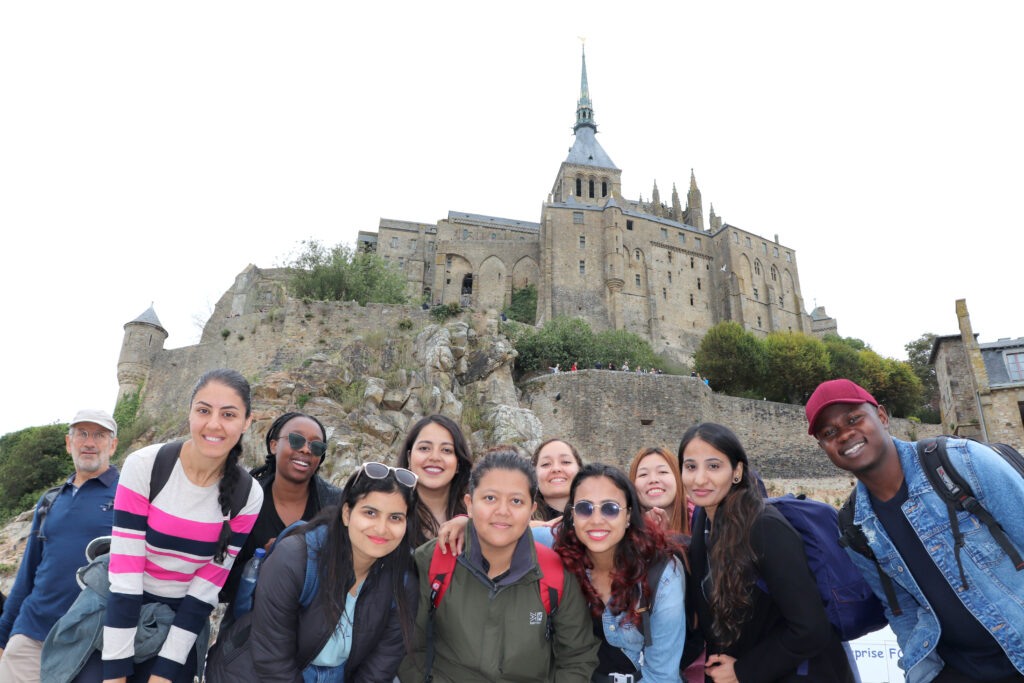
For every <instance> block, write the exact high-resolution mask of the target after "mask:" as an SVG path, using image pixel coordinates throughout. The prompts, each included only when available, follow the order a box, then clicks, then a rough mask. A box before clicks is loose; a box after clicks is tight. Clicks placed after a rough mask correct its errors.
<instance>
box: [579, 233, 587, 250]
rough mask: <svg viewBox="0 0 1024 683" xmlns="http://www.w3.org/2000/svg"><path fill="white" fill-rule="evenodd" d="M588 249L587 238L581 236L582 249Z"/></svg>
mask: <svg viewBox="0 0 1024 683" xmlns="http://www.w3.org/2000/svg"><path fill="white" fill-rule="evenodd" d="M586 247H587V236H586V235H580V249H585V248H586Z"/></svg>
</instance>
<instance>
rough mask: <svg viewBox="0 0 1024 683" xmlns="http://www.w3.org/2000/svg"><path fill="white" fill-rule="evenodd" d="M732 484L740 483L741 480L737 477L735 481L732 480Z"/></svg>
mask: <svg viewBox="0 0 1024 683" xmlns="http://www.w3.org/2000/svg"><path fill="white" fill-rule="evenodd" d="M732 483H734V484H738V483H740V478H739V477H736V478H735V479H733V480H732Z"/></svg>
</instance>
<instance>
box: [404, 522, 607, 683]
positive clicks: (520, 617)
mask: <svg viewBox="0 0 1024 683" xmlns="http://www.w3.org/2000/svg"><path fill="white" fill-rule="evenodd" d="M435 545H437V541H436V540H434V541H429V542H428V543H425V544H424V545H422V546H420V548H419V549H418V550H417V551H416V566H417V569H418V570H419V581H420V603H419V612H418V613H417V618H416V631H415V635H414V642H413V652H412V654H410V655H409V656H407V657H406V658H405V660H404V661H403V662H402V666H401V668H400V669H399V679H400V680H401V681H402V683H420V682H421V681H423V675H424V669H425V663H426V650H427V648H426V627H427V619H429V618H430V581H431V579H432V578H433V577H431V576H429V574H430V558H431V556H432V555H433V553H434V546H435ZM486 566H487V564H486V560H484V558H483V556H482V555H481V553H480V550H479V545H478V544H477V538H476V533H475V532H474V531H473V526H472V523H470V525H469V526H468V527H467V530H466V547H465V549H464V550H463V553H462V555H460V556H459V558H458V563H457V564H456V567H455V571H454V573H453V575H452V580H451V584H450V585H449V586H448V589H447V592H446V593H445V594H444V597H443V599H442V600H441V603H440V604H439V605H438V607H437V610H436V612H435V613H434V617H433V618H434V665H433V672H432V673H433V676H434V682H435V683H467V682H469V681H524V682H527V681H528V682H529V683H543V682H544V681H548V682H549V683H588V682H589V681H590V676H591V674H592V673H593V671H594V669H595V668H596V667H597V649H598V640H597V638H596V637H595V636H594V632H593V621H592V620H591V616H590V610H589V608H588V607H587V604H586V602H584V598H583V594H582V593H581V592H580V587H579V584H577V582H576V577H574V576H573V575H572V574H571V573H570V572H568V571H566V572H565V580H564V584H563V589H562V597H561V600H560V602H559V605H558V609H557V610H556V612H555V616H554V634H553V636H552V637H551V640H550V641H549V640H547V639H546V638H545V633H546V631H547V625H548V615H547V614H546V613H545V610H544V604H543V603H542V602H541V599H540V590H539V581H540V576H541V571H540V569H539V568H538V566H537V551H536V548H535V547H534V543H533V535H532V534H531V533H530V531H529V529H527V531H526V533H525V534H523V537H522V538H521V539H520V540H519V543H518V545H517V546H516V549H515V553H514V555H513V558H512V566H511V568H510V569H509V571H508V572H506V573H505V574H504V575H503V576H500V577H498V580H497V581H496V582H495V581H491V580H490V579H489V578H488V577H487V571H486V569H485V567H486Z"/></svg>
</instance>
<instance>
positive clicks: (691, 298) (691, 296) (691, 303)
mask: <svg viewBox="0 0 1024 683" xmlns="http://www.w3.org/2000/svg"><path fill="white" fill-rule="evenodd" d="M690 305H691V306H692V305H693V294H691V295H690Z"/></svg>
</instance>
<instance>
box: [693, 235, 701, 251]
mask: <svg viewBox="0 0 1024 683" xmlns="http://www.w3.org/2000/svg"><path fill="white" fill-rule="evenodd" d="M693 246H695V247H697V248H698V249H700V238H699V237H694V238H693Z"/></svg>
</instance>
